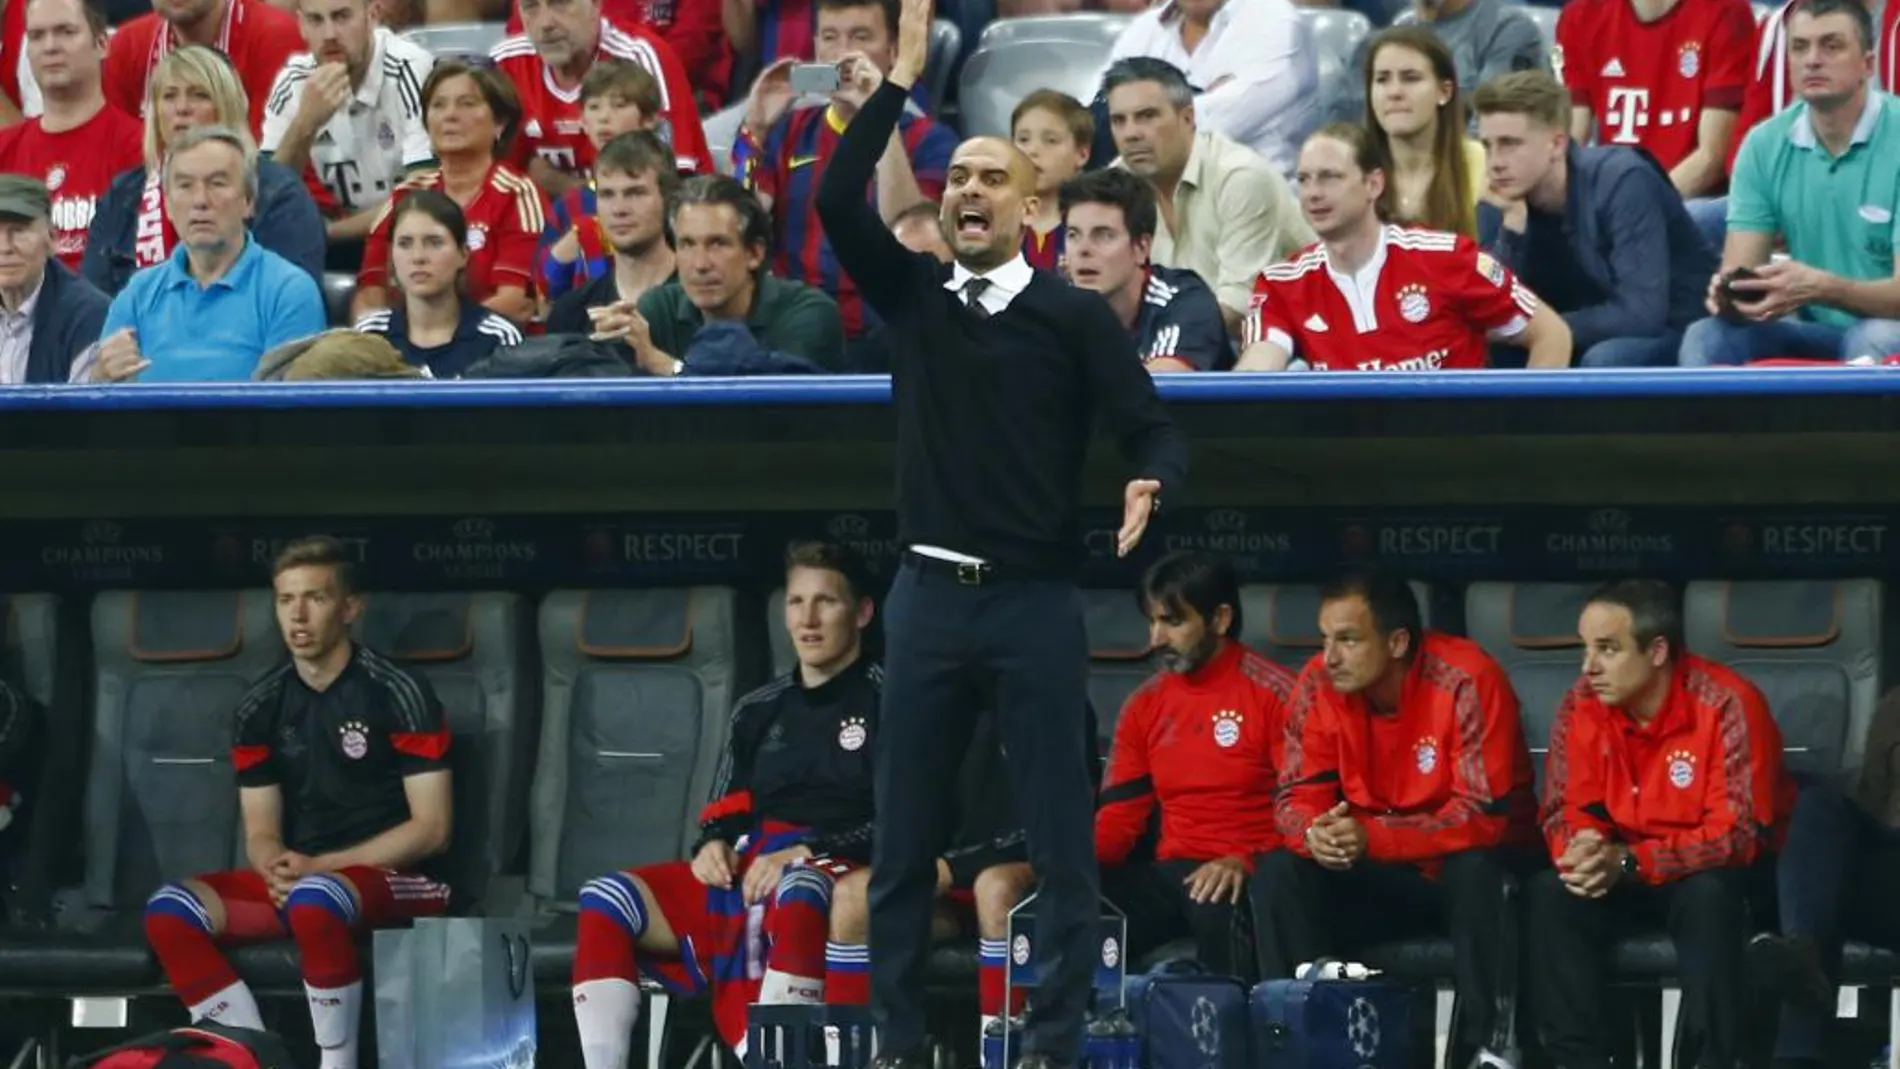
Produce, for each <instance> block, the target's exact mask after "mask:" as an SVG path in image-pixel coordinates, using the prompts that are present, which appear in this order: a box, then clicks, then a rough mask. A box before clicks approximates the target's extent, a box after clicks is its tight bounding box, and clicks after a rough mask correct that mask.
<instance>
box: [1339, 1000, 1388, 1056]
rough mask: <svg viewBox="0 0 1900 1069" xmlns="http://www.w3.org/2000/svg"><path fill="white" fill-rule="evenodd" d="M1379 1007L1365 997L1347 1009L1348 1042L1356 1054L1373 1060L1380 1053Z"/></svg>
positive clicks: (1353, 1002) (1353, 1001)
mask: <svg viewBox="0 0 1900 1069" xmlns="http://www.w3.org/2000/svg"><path fill="white" fill-rule="evenodd" d="M1381 1038H1383V1037H1382V1036H1381V1035H1380V1034H1379V1007H1377V1006H1374V1005H1373V1004H1372V1003H1371V1002H1369V1001H1367V1000H1366V999H1363V998H1356V999H1353V1000H1352V1006H1351V1008H1349V1009H1348V1010H1347V1011H1346V1042H1347V1044H1348V1045H1350V1046H1351V1047H1352V1052H1353V1054H1354V1055H1356V1056H1358V1057H1360V1058H1363V1059H1365V1060H1366V1061H1368V1062H1369V1061H1371V1060H1372V1059H1373V1058H1376V1057H1378V1055H1379V1040H1380V1039H1381Z"/></svg>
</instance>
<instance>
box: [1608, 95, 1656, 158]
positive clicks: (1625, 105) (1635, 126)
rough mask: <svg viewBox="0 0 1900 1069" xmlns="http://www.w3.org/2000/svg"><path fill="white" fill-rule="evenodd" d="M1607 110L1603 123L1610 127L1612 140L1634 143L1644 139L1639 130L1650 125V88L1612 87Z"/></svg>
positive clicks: (1621, 143) (1614, 141)
mask: <svg viewBox="0 0 1900 1069" xmlns="http://www.w3.org/2000/svg"><path fill="white" fill-rule="evenodd" d="M1605 112H1606V113H1605V114H1604V116H1603V125H1605V126H1607V127H1609V128H1610V131H1611V137H1610V141H1611V142H1612V143H1614V144H1618V145H1634V144H1636V143H1637V142H1639V141H1641V140H1642V137H1641V136H1640V134H1639V131H1641V130H1642V128H1643V127H1645V126H1648V125H1649V90H1647V89H1626V88H1620V87H1619V88H1616V89H1612V90H1610V101H1609V106H1608V107H1607V108H1606V109H1605Z"/></svg>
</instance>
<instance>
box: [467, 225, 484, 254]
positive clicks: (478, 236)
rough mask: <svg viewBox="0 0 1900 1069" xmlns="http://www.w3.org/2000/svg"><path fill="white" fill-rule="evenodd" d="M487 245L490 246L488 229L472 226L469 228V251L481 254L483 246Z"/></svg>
mask: <svg viewBox="0 0 1900 1069" xmlns="http://www.w3.org/2000/svg"><path fill="white" fill-rule="evenodd" d="M486 244H488V228H487V227H485V226H481V225H479V224H471V225H470V226H469V228H468V251H470V252H480V251H481V248H482V246H484V245H486Z"/></svg>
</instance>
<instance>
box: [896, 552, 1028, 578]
mask: <svg viewBox="0 0 1900 1069" xmlns="http://www.w3.org/2000/svg"><path fill="white" fill-rule="evenodd" d="M903 561H904V564H905V566H906V567H910V568H915V569H917V570H918V571H920V572H922V573H923V574H925V575H929V576H938V577H942V578H945V579H954V580H956V581H957V582H959V583H961V584H963V585H964V586H982V585H983V584H985V583H994V582H998V581H999V580H1003V579H1007V578H1009V573H1008V572H1007V571H1003V570H999V569H998V568H997V567H996V565H994V564H989V563H977V562H974V561H959V560H945V559H943V558H942V557H932V556H930V555H929V554H927V553H919V552H917V551H916V550H914V549H907V550H905V551H904V555H903Z"/></svg>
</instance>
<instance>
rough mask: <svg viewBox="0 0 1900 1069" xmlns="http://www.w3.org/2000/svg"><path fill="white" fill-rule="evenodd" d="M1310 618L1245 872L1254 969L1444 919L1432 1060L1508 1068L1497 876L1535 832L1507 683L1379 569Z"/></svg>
mask: <svg viewBox="0 0 1900 1069" xmlns="http://www.w3.org/2000/svg"><path fill="white" fill-rule="evenodd" d="M1319 631H1320V636H1321V638H1322V640H1323V641H1324V643H1325V646H1324V650H1323V652H1321V653H1320V654H1319V655H1318V656H1316V657H1314V658H1313V660H1312V662H1311V663H1310V664H1308V665H1307V666H1306V670H1305V671H1304V672H1302V673H1300V679H1299V684H1298V685H1297V687H1296V688H1295V689H1294V692H1293V700H1292V703H1291V705H1290V707H1289V708H1288V711H1287V726H1286V750H1285V753H1284V755H1283V757H1282V760H1281V764H1280V793H1279V818H1280V834H1281V835H1282V836H1284V837H1285V839H1286V845H1287V849H1285V850H1281V851H1276V852H1275V853H1272V854H1268V855H1266V856H1265V857H1263V858H1261V859H1260V860H1259V863H1258V864H1257V865H1256V867H1255V870H1254V892H1253V905H1254V928H1255V931H1256V933H1257V935H1256V940H1257V943H1258V946H1259V951H1260V973H1261V975H1262V976H1264V977H1268V978H1272V977H1285V976H1291V975H1293V969H1294V967H1295V966H1297V965H1299V963H1301V962H1305V961H1314V960H1316V959H1318V958H1321V957H1338V956H1341V955H1344V954H1349V953H1353V952H1355V951H1357V950H1360V949H1362V948H1364V947H1365V946H1368V945H1371V944H1375V943H1379V942H1384V941H1386V940H1388V939H1392V938H1396V937H1401V936H1407V935H1418V934H1421V933H1422V932H1426V933H1433V934H1439V933H1444V932H1446V930H1447V929H1448V930H1449V934H1450V936H1451V943H1452V953H1453V960H1454V966H1453V973H1454V976H1455V979H1454V981H1453V988H1454V990H1455V991H1456V993H1457V998H1458V1014H1457V1016H1456V1017H1455V1018H1454V1020H1456V1021H1457V1022H1458V1024H1457V1029H1456V1032H1455V1034H1453V1035H1452V1037H1451V1048H1450V1053H1449V1055H1448V1057H1447V1059H1446V1064H1447V1065H1458V1066H1469V1065H1473V1064H1475V1063H1476V1061H1477V1059H1479V1058H1484V1059H1485V1064H1487V1065H1490V1064H1495V1063H1496V1059H1498V1058H1500V1057H1501V1058H1504V1059H1505V1062H1504V1064H1507V1065H1508V1064H1509V1061H1508V1059H1509V1057H1510V1054H1511V1052H1510V1051H1508V1050H1507V1049H1506V1048H1507V1047H1508V1045H1509V1044H1508V1039H1507V1037H1508V1036H1509V1034H1510V1031H1509V1027H1508V1026H1509V1024H1510V1022H1509V1021H1507V1020H1505V1019H1503V1018H1502V1017H1501V1009H1502V1007H1504V1006H1508V1004H1509V1003H1508V1002H1505V1001H1502V996H1503V995H1504V993H1505V992H1504V991H1503V989H1502V983H1501V977H1500V970H1502V969H1503V968H1504V967H1505V965H1506V962H1505V954H1506V953H1507V947H1509V946H1510V945H1511V941H1509V940H1507V939H1506V938H1505V930H1504V924H1505V920H1504V918H1505V916H1506V913H1505V884H1506V882H1507V877H1508V874H1509V872H1510V871H1511V870H1513V869H1516V868H1518V867H1519V865H1518V863H1517V862H1518V853H1517V850H1516V848H1518V847H1529V846H1531V845H1532V844H1534V843H1535V842H1536V828H1535V820H1536V814H1535V810H1536V800H1535V798H1534V797H1533V795H1532V789H1531V781H1532V773H1531V755H1530V750H1529V749H1527V748H1526V747H1525V745H1524V729H1523V725H1522V724H1521V723H1520V722H1519V719H1518V707H1517V695H1516V694H1515V693H1514V692H1513V691H1512V690H1511V681H1510V679H1509V678H1508V677H1506V676H1505V674H1504V669H1502V668H1500V667H1498V663H1497V662H1496V661H1494V660H1492V659H1491V657H1490V655H1489V654H1486V653H1485V652H1484V651H1483V650H1482V649H1479V648H1478V644H1477V643H1475V642H1471V641H1469V640H1467V639H1462V638H1454V637H1452V636H1450V635H1446V634H1441V633H1439V632H1436V631H1427V630H1425V628H1424V625H1423V622H1422V620H1421V618H1420V614H1419V607H1418V599H1417V597H1416V596H1415V595H1414V594H1413V593H1412V588H1411V587H1410V586H1408V585H1406V584H1405V583H1404V582H1403V581H1401V580H1399V579H1395V578H1392V577H1389V576H1366V577H1359V578H1353V579H1347V580H1345V581H1342V582H1337V583H1334V584H1332V585H1330V586H1328V587H1327V588H1326V589H1324V590H1322V591H1321V592H1320V606H1319ZM1523 853H1524V856H1525V858H1526V859H1528V855H1529V850H1528V849H1526V850H1524V852H1523Z"/></svg>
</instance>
